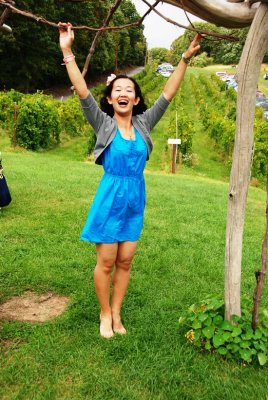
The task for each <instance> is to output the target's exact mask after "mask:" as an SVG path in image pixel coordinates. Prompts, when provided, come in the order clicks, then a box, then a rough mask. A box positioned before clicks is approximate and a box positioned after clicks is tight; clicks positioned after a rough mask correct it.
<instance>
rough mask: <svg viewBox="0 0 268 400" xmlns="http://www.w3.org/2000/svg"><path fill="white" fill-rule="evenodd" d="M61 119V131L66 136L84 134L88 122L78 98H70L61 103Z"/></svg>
mask: <svg viewBox="0 0 268 400" xmlns="http://www.w3.org/2000/svg"><path fill="white" fill-rule="evenodd" d="M59 117H60V124H61V130H62V132H64V133H65V134H66V135H68V136H71V137H74V136H80V135H81V134H82V133H83V128H84V125H85V124H86V123H87V121H86V118H85V117H84V114H83V111H82V108H81V106H80V102H79V99H78V97H77V96H70V97H69V98H68V99H67V100H66V101H62V102H61V103H60V106H59Z"/></svg>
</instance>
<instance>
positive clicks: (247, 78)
mask: <svg viewBox="0 0 268 400" xmlns="http://www.w3.org/2000/svg"><path fill="white" fill-rule="evenodd" d="M267 47H268V4H264V3H262V4H260V6H259V7H258V9H257V11H256V14H255V17H254V19H253V22H252V25H251V27H250V30H249V33H248V36H247V40H246V43H245V46H244V49H243V53H242V56H241V60H240V63H239V66H238V72H237V79H238V96H237V114H236V137H235V145H234V153H233V163H232V170H231V176H230V186H229V202H228V212H227V227H226V249H225V293H224V298H225V318H226V319H228V320H229V319H230V318H231V316H232V315H241V305H240V285H241V260H242V244H243V230H244V219H245V208H246V200H247V192H248V187H249V182H250V170H251V161H252V155H253V137H254V136H253V127H254V114H255V98H256V88H257V82H258V76H259V71H260V67H261V63H262V60H263V57H264V54H265V52H266V50H267Z"/></svg>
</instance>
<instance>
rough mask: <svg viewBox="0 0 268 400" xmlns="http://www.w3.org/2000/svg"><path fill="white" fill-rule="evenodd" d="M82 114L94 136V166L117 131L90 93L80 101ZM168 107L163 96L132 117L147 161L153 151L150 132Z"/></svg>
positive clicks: (99, 162) (99, 161) (111, 119)
mask: <svg viewBox="0 0 268 400" xmlns="http://www.w3.org/2000/svg"><path fill="white" fill-rule="evenodd" d="M80 102H81V106H82V109H83V111H84V114H85V116H86V118H87V120H88V122H89V123H90V125H91V126H92V127H93V129H94V131H95V134H96V138H97V140H96V145H95V148H94V153H93V154H94V159H95V163H96V164H101V163H102V162H101V155H102V153H103V151H104V150H105V149H106V148H107V147H108V146H109V144H110V143H111V142H112V140H113V138H114V137H115V134H116V131H117V128H118V127H117V123H116V120H115V119H114V118H111V117H110V116H109V115H107V114H106V113H105V112H103V111H102V110H101V109H100V108H99V106H98V104H97V103H96V101H95V99H94V97H93V96H92V94H91V93H89V94H88V96H87V97H86V98H85V99H80ZM168 105H169V101H168V100H166V99H165V97H164V95H163V94H161V96H160V97H159V98H158V99H157V100H156V102H155V103H154V105H153V106H152V107H151V108H149V109H148V110H146V111H145V112H144V113H142V114H138V115H134V116H133V117H132V124H133V126H134V128H136V129H137V131H138V132H139V133H140V135H141V136H142V137H143V139H144V141H145V143H146V146H147V160H148V159H149V157H150V154H151V152H152V149H153V142H152V139H151V135H150V133H151V130H152V129H153V127H154V126H155V125H156V124H157V122H158V121H159V120H160V118H161V117H162V115H163V114H164V112H165V111H166V109H167V107H168Z"/></svg>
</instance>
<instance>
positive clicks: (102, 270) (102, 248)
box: [94, 243, 118, 339]
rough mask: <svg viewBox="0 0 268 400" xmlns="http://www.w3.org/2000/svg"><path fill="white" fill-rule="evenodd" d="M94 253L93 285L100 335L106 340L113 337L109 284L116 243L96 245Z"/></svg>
mask: <svg viewBox="0 0 268 400" xmlns="http://www.w3.org/2000/svg"><path fill="white" fill-rule="evenodd" d="M96 251H97V265H96V267H95V270H94V283H95V289H96V294H97V297H98V300H99V303H100V334H101V336H103V337H105V338H107V339H108V338H110V337H112V336H113V326H112V313H111V306H110V282H111V272H112V269H113V266H114V264H115V261H116V258H117V251H118V243H112V244H106V243H98V244H97V245H96Z"/></svg>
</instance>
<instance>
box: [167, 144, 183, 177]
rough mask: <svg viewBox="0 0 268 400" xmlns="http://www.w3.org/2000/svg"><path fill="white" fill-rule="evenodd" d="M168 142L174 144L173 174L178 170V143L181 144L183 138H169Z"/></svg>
mask: <svg viewBox="0 0 268 400" xmlns="http://www.w3.org/2000/svg"><path fill="white" fill-rule="evenodd" d="M168 144H172V165H171V172H172V174H175V172H176V158H177V149H178V144H181V140H180V139H168Z"/></svg>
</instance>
